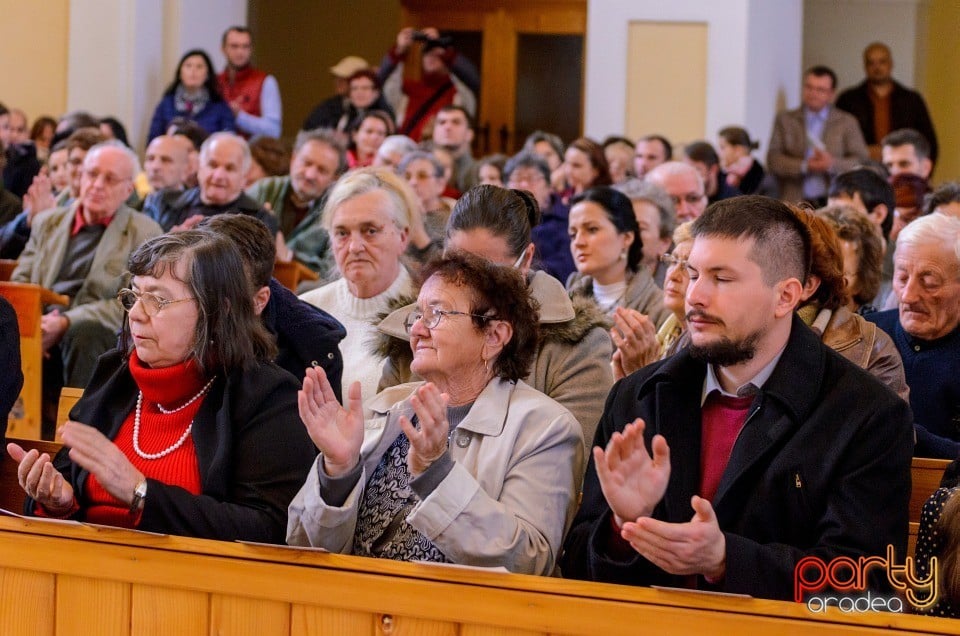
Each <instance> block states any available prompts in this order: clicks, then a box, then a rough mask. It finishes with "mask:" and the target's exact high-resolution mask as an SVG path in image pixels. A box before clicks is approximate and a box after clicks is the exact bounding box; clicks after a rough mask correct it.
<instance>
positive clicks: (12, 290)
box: [0, 282, 70, 439]
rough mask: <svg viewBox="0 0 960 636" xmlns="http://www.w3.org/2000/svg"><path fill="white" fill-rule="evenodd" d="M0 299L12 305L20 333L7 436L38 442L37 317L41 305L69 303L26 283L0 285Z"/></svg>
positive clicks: (39, 366) (40, 369) (40, 348)
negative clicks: (17, 385) (19, 377)
mask: <svg viewBox="0 0 960 636" xmlns="http://www.w3.org/2000/svg"><path fill="white" fill-rule="evenodd" d="M0 296H3V297H4V298H6V299H7V300H8V301H10V304H11V305H13V308H14V310H15V311H16V312H17V326H18V327H19V329H20V366H21V368H22V370H23V390H22V391H20V397H19V398H17V403H16V404H14V406H13V410H12V411H11V413H10V419H9V424H8V425H7V435H10V436H12V437H20V438H30V439H40V420H41V412H40V409H41V400H42V395H43V385H42V382H43V380H42V378H43V344H42V338H41V335H40V317H41V316H42V315H43V307H44V305H58V304H59V305H69V304H70V299H69V298H67V297H66V296H62V295H60V294H55V293H54V292H52V291H50V290H49V289H45V288H43V287H40V286H39V285H31V284H29V283H10V282H0Z"/></svg>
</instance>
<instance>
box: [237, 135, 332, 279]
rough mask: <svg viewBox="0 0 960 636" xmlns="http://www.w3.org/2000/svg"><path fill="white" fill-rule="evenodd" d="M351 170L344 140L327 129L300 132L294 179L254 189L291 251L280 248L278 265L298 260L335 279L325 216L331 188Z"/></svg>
mask: <svg viewBox="0 0 960 636" xmlns="http://www.w3.org/2000/svg"><path fill="white" fill-rule="evenodd" d="M346 169H347V160H346V150H345V149H344V147H343V144H342V143H341V142H340V140H339V138H338V137H337V136H336V135H335V134H334V133H333V132H331V131H329V130H324V129H322V128H320V129H317V130H301V131H300V132H299V133H297V139H296V141H295V142H294V144H293V156H292V157H291V158H290V169H289V173H290V174H289V175H288V176H284V177H269V178H267V179H262V180H260V181H258V182H257V183H255V184H254V185H253V186H252V187H250V188H249V189H248V190H247V195H248V196H249V197H250V198H252V199H253V200H254V201H256V202H257V203H259V204H260V205H262V206H269V208H270V211H271V212H272V213H273V215H274V216H275V217H276V218H277V223H279V225H280V234H281V235H282V236H283V239H284V240H285V241H286V245H278V246H277V260H279V261H283V262H290V261H292V260H294V259H296V260H297V261H298V262H300V263H303V264H304V265H306V266H307V267H309V268H310V269H312V270H313V271H315V272H316V273H318V274H319V275H320V278H321V279H329V278H332V277H333V276H334V270H335V264H334V262H333V250H332V249H331V247H330V235H329V234H327V231H326V230H325V229H324V227H323V223H322V221H321V218H320V217H321V214H322V212H323V204H324V201H325V200H326V194H327V192H329V189H330V186H331V185H333V183H334V182H335V181H336V180H337V179H338V178H339V177H340V175H341V174H343V173H344V172H345V171H346Z"/></svg>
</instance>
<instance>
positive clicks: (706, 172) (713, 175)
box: [683, 141, 741, 205]
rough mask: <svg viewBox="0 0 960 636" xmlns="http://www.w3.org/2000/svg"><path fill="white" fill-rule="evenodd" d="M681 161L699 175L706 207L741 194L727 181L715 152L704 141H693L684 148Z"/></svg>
mask: <svg viewBox="0 0 960 636" xmlns="http://www.w3.org/2000/svg"><path fill="white" fill-rule="evenodd" d="M683 160H684V161H686V162H687V163H688V164H690V165H691V166H693V167H694V169H696V171H697V172H699V173H700V178H701V179H703V186H704V191H705V192H706V194H707V205H710V204H711V203H713V202H715V201H721V200H723V199H729V198H730V197H735V196H738V195H739V194H741V192H740V189H739V188H737V187H735V186H732V185H730V183H729V182H728V181H727V175H726V173H725V172H724V171H723V170H721V169H720V157H719V156H717V151H716V150H714V149H713V146H711V145H710V144H709V143H707V142H706V141H695V142H693V143H690V144H687V145H686V146H684V148H683Z"/></svg>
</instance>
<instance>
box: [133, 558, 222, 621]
mask: <svg viewBox="0 0 960 636" xmlns="http://www.w3.org/2000/svg"><path fill="white" fill-rule="evenodd" d="M185 574H186V573H185ZM132 599H133V602H132V604H131V607H132V617H131V621H130V624H131V630H132V633H134V634H136V635H137V636H172V635H173V634H176V636H207V635H208V634H209V633H211V632H210V628H209V623H210V595H209V594H205V593H203V592H191V591H187V590H177V589H171V588H166V587H156V586H152V585H134V586H133V594H132Z"/></svg>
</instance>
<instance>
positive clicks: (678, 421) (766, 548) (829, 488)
mask: <svg viewBox="0 0 960 636" xmlns="http://www.w3.org/2000/svg"><path fill="white" fill-rule="evenodd" d="M705 374H706V365H705V363H703V362H701V361H698V360H695V359H694V358H692V357H691V355H690V353H689V351H687V350H682V351H680V352H679V353H677V354H676V355H674V356H673V357H671V358H668V359H666V360H664V361H662V362H660V363H655V364H653V365H650V366H648V367H646V368H644V369H641V370H640V371H638V372H636V373H634V374H632V375H630V376H628V377H627V378H624V379H623V380H621V381H620V382H618V383H617V384H616V385H615V386H614V387H613V389H612V391H611V392H610V395H609V397H608V398H607V404H606V408H605V409H604V414H603V417H602V419H601V420H600V427H599V429H598V430H597V435H596V438H595V440H594V445H595V446H601V447H606V444H607V442H608V440H609V439H610V437H611V435H612V434H613V433H614V432H615V431H620V430H623V428H624V426H625V425H626V424H627V423H628V422H632V421H633V420H634V418H636V417H642V418H643V419H644V421H645V422H646V424H647V427H646V429H645V431H644V436H645V438H646V442H647V446H648V448H649V444H650V442H651V439H652V437H653V436H654V435H655V434H657V433H659V434H661V435H663V436H664V437H665V438H666V440H667V443H668V444H669V446H670V462H671V468H672V470H671V474H670V481H669V483H668V485H667V490H666V494H665V495H664V497H663V500H662V501H661V502H660V503H659V504H658V505H657V507H656V509H655V510H654V514H653V516H654V518H656V519H661V520H665V521H669V522H672V523H685V522H688V521H690V519H691V518H692V516H693V509H692V508H691V507H690V498H691V497H692V496H693V495H694V494H697V488H698V484H699V479H700V474H699V472H700V463H699V462H700V427H701V422H700V400H701V394H702V390H703V380H704V377H705ZM911 421H912V419H911V415H910V408H909V406H908V405H907V403H906V402H904V401H903V400H901V399H899V398H898V397H897V396H896V395H895V394H894V393H893V392H891V391H890V390H889V389H888V388H887V387H885V386H884V385H882V384H881V383H880V382H878V381H877V380H876V379H875V378H873V376H871V375H869V374H868V373H866V372H865V371H863V370H861V369H859V368H858V367H856V366H855V365H853V364H852V363H850V362H848V361H847V360H845V359H843V358H842V357H841V356H840V355H838V354H836V353H834V352H833V351H831V350H830V349H829V348H827V347H825V346H824V345H823V344H822V343H821V342H820V340H819V338H818V337H817V336H816V335H815V334H814V333H813V332H812V331H810V329H809V328H807V327H806V326H804V324H803V323H802V322H801V321H800V320H799V318H796V317H794V320H793V325H792V328H791V334H790V339H789V342H788V344H787V346H786V348H785V349H784V352H783V355H782V356H781V358H780V361H779V363H778V364H777V366H776V368H775V369H774V371H773V375H771V377H770V379H769V380H768V381H767V382H766V384H765V385H764V386H763V388H762V389H761V391H760V393H759V394H758V395H757V397H756V399H755V400H754V402H753V405H752V406H751V410H750V415H749V416H748V419H747V422H746V424H745V425H744V427H743V430H742V431H741V433H740V436H739V438H738V439H737V441H736V444H735V445H734V447H733V451H732V453H731V455H730V460H729V463H728V464H727V468H726V470H725V471H724V474H723V477H722V478H721V481H720V485H719V488H718V490H717V494H716V496H715V498H714V500H713V502H712V504H713V508H714V510H715V511H716V514H717V519H718V521H719V524H720V528H721V530H723V532H724V536H725V538H726V576H725V578H724V580H723V581H722V582H721V583H719V584H718V585H716V586H711V585H709V584H708V583H707V582H706V580H705V579H703V577H700V578H699V587H700V588H701V589H711V588H713V589H719V590H722V591H725V592H736V593H743V594H749V595H752V596H757V597H764V598H776V599H792V598H793V569H794V565H795V564H796V562H797V561H798V560H799V559H800V558H802V557H804V556H807V555H816V556H820V557H821V558H823V559H824V560H826V561H829V560H830V559H831V558H833V557H836V556H839V555H846V556H851V557H853V558H854V559H856V558H857V557H859V556H860V555H880V556H885V555H886V549H887V545H888V544H890V545H893V546H894V548H895V549H896V555H897V559H898V561H899V560H900V559H902V557H903V556H904V555H905V551H906V544H907V529H908V526H907V504H908V502H909V499H910V461H911V455H912V451H913V428H912V425H911ZM610 514H611V513H610V508H609V506H608V505H607V502H606V500H605V499H604V497H603V493H602V492H601V490H600V482H599V480H598V478H597V473H596V467H595V466H594V462H593V459H592V458H591V460H590V464H589V466H588V468H587V474H586V478H585V481H584V488H583V502H582V505H581V507H580V510H579V512H578V513H577V516H576V518H575V519H574V522H573V526H572V528H571V530H570V534H569V536H568V537H567V541H566V543H565V546H564V547H565V553H564V555H563V556H562V558H561V562H560V567H561V570H562V572H563V574H564V576H567V577H573V578H581V579H588V580H595V581H605V582H611V583H625V584H630V585H651V584H658V585H671V586H679V587H682V586H683V585H684V577H678V576H673V575H670V574H667V573H666V572H664V571H663V570H661V569H659V568H657V567H656V566H655V565H653V564H651V563H650V562H648V561H647V560H645V559H644V558H643V557H641V556H640V555H639V554H633V555H632V558H630V559H628V560H626V561H622V560H617V559H615V558H613V557H611V556H609V555H608V553H607V550H606V548H605V546H606V544H607V539H608V538H609V537H610V535H611V534H612V529H611V527H610ZM900 562H902V561H900Z"/></svg>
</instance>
